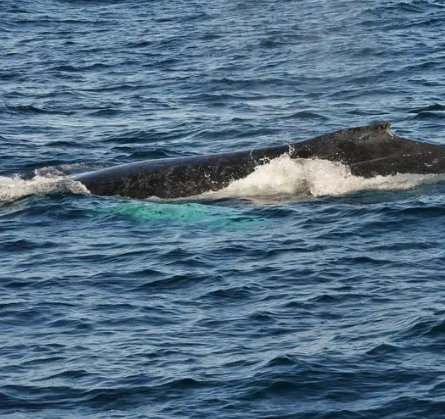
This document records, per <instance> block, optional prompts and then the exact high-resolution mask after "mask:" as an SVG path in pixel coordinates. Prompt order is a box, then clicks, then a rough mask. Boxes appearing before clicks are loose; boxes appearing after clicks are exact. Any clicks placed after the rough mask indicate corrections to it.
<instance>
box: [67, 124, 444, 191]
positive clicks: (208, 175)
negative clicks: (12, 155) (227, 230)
mask: <svg viewBox="0 0 445 419" xmlns="http://www.w3.org/2000/svg"><path fill="white" fill-rule="evenodd" d="M390 127H391V124H390V123H389V122H387V121H378V122H373V123H371V124H369V125H366V126H360V127H353V128H346V129H341V130H338V131H335V132H331V133H328V134H323V135H320V136H317V137H315V138H311V139H308V140H304V141H300V142H296V143H292V144H284V145H278V146H270V147H266V148H258V149H250V150H241V151H234V152H227V153H218V154H209V155H197V156H187V157H179V158H165V159H152V160H144V161H138V162H134V163H128V164H123V165H119V166H114V167H109V168H105V169H100V170H96V171H92V172H87V173H81V174H78V175H77V176H75V177H74V178H75V180H77V181H79V182H81V183H82V184H83V185H84V186H85V187H86V188H87V189H88V191H89V192H90V193H92V194H95V195H107V196H113V195H117V196H122V197H128V198H152V197H157V198H166V199H170V198H184V197H192V196H196V195H199V194H202V193H204V192H210V191H218V190H220V189H223V188H225V187H226V186H228V185H229V184H230V183H231V182H233V181H235V180H238V179H242V178H244V177H246V176H248V175H249V174H250V173H252V172H253V171H254V170H255V168H256V167H258V166H259V165H264V164H267V163H269V162H270V161H271V160H273V159H275V158H278V157H280V156H282V155H288V156H289V157H290V158H291V159H321V160H329V161H332V162H338V163H341V164H344V165H346V166H348V167H349V169H350V172H351V174H352V175H354V176H360V177H364V178H371V177H375V176H379V175H380V176H389V175H396V174H402V173H413V174H436V173H445V147H443V146H441V145H438V144H431V143H426V142H422V141H417V140H411V139H406V138H402V137H400V136H398V135H396V134H394V133H393V132H392V131H391V130H390Z"/></svg>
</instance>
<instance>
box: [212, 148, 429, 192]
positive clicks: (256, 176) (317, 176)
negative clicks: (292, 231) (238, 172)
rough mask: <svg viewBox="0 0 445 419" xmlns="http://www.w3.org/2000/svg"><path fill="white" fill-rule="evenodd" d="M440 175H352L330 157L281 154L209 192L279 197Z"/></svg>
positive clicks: (409, 183)
mask: <svg viewBox="0 0 445 419" xmlns="http://www.w3.org/2000/svg"><path fill="white" fill-rule="evenodd" d="M436 178H437V175H434V174H432V175H419V174H397V175H394V176H376V177H373V178H369V179H367V178H363V177H358V176H353V175H352V174H351V171H350V169H349V167H347V166H345V165H343V164H341V163H336V162H332V161H328V160H319V159H291V158H290V157H289V155H283V156H281V157H278V158H276V159H274V160H272V161H270V162H269V163H267V164H265V165H263V166H258V167H257V168H256V169H255V171H254V172H252V173H251V174H250V175H249V176H247V177H245V178H243V179H239V180H236V181H233V182H232V183H231V184H230V185H229V186H227V187H226V188H224V189H222V190H220V191H217V192H209V193H207V194H205V195H211V196H213V197H215V196H216V197H224V198H225V197H250V198H252V197H267V198H273V197H279V196H289V195H296V194H310V195H313V196H323V195H343V194H346V193H350V192H355V191H360V190H370V189H373V190H392V189H394V190H397V189H411V188H413V187H415V186H417V185H419V184H421V183H424V182H427V181H430V180H433V179H436Z"/></svg>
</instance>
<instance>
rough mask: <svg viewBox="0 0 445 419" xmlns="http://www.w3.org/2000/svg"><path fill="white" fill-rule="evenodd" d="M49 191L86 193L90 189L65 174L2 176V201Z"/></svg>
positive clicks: (0, 186) (0, 198)
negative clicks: (23, 177)
mask: <svg viewBox="0 0 445 419" xmlns="http://www.w3.org/2000/svg"><path fill="white" fill-rule="evenodd" d="M49 192H72V193H86V192H88V190H87V189H86V188H85V186H83V185H82V184H81V183H80V182H77V181H75V180H73V179H71V178H69V177H65V176H49V177H48V176H41V175H39V174H36V175H35V176H34V177H33V178H32V179H29V180H26V179H22V178H21V177H20V176H12V177H7V176H0V202H10V201H15V200H17V199H20V198H22V197H24V196H28V195H35V194H45V193H49Z"/></svg>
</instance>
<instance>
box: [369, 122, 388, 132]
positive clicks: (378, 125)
mask: <svg viewBox="0 0 445 419" xmlns="http://www.w3.org/2000/svg"><path fill="white" fill-rule="evenodd" d="M369 128H371V129H375V130H386V129H390V128H391V122H389V121H375V122H371V123H370V124H369Z"/></svg>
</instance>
